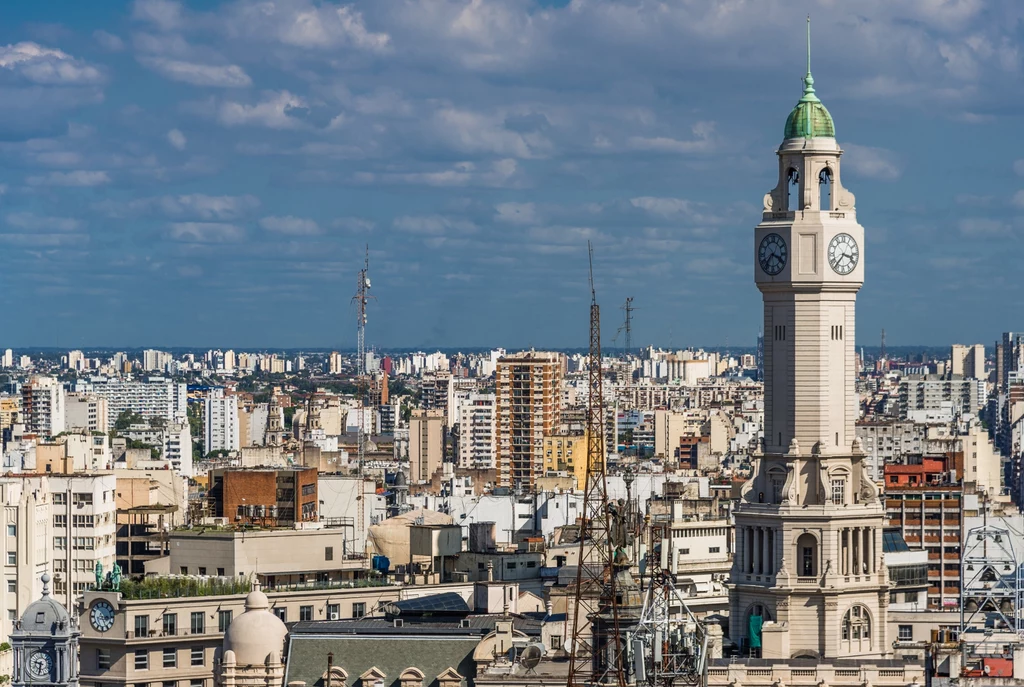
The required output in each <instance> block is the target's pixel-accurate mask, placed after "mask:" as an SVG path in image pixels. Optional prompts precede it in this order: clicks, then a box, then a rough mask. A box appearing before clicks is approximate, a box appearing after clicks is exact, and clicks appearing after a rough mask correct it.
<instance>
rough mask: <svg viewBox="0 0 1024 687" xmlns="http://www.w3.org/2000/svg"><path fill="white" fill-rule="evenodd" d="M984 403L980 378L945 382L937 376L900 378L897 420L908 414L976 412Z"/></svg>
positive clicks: (984, 393) (984, 392)
mask: <svg viewBox="0 0 1024 687" xmlns="http://www.w3.org/2000/svg"><path fill="white" fill-rule="evenodd" d="M986 401H987V393H986V390H985V381H984V380H982V379H963V378H959V379H947V378H943V377H941V376H939V375H923V376H911V377H904V378H903V379H901V380H900V393H899V411H900V418H901V419H906V418H907V416H908V414H909V413H910V412H911V411H941V410H944V409H951V410H952V412H953V414H954V415H967V414H971V413H977V412H978V409H979V408H981V407H982V406H983V405H984V404H985V402H986Z"/></svg>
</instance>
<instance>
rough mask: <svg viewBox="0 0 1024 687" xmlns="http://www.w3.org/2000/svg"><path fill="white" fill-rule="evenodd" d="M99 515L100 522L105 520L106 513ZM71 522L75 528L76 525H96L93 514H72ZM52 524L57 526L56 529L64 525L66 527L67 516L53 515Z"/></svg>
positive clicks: (62, 527)
mask: <svg viewBox="0 0 1024 687" xmlns="http://www.w3.org/2000/svg"><path fill="white" fill-rule="evenodd" d="M99 517H100V522H101V523H102V522H106V520H107V516H106V515H101V516H99ZM71 524H72V526H74V527H76V528H78V527H95V526H96V516H95V515H74V516H72V517H71ZM53 526H54V527H56V528H58V529H64V528H65V527H67V526H68V518H67V516H66V515H54V516H53Z"/></svg>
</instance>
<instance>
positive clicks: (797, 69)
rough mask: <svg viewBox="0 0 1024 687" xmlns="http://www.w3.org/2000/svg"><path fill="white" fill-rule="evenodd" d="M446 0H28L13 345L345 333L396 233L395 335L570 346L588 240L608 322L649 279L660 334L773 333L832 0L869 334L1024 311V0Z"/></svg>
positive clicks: (7, 106)
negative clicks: (979, 1)
mask: <svg viewBox="0 0 1024 687" xmlns="http://www.w3.org/2000/svg"><path fill="white" fill-rule="evenodd" d="M426 4H427V3H411V4H403V5H402V7H404V8H405V12H404V13H403V12H399V11H398V7H399V5H398V4H397V3H392V2H382V1H378V2H375V3H354V4H345V3H338V4H331V3H322V4H318V5H314V4H311V3H306V2H301V1H298V0H296V1H294V2H276V3H275V2H270V3H267V2H264V3H260V4H259V5H256V4H254V3H251V2H236V3H191V4H190V3H184V4H179V3H174V2H166V1H154V0H148V1H140V2H134V3H121V2H116V3H115V2H107V3H91V4H90V5H89V7H88V9H85V8H84V7H82V6H80V5H78V4H76V3H70V2H56V3H48V4H47V6H46V9H45V10H44V9H41V8H38V7H35V6H32V5H24V6H19V7H11V8H7V9H6V14H7V18H8V21H7V22H5V23H4V27H3V28H2V29H0V67H2V69H0V79H2V81H0V83H2V84H3V88H4V90H5V92H6V94H7V97H6V98H5V99H3V104H0V138H2V139H3V142H2V143H0V154H2V155H3V156H4V159H5V160H6V163H7V164H6V165H5V166H4V169H3V171H0V189H2V190H3V195H2V196H0V243H2V245H3V246H4V251H3V253H2V254H0V255H2V257H0V275H2V276H0V285H2V287H3V291H2V292H3V296H2V297H0V306H2V307H3V310H4V313H5V318H6V319H7V320H8V321H9V322H18V323H20V325H19V326H16V327H8V328H7V335H6V338H7V340H6V341H5V342H3V345H4V346H11V347H15V348H19V347H21V348H24V347H30V346H39V345H42V344H49V345H54V346H60V347H64V348H78V347H88V346H93V347H100V346H111V347H114V346H117V345H122V346H126V345H130V346H133V347H134V346H153V345H162V346H165V347H168V348H170V347H180V346H190V347H191V346H202V345H207V344H209V345H217V344H221V345H222V344H223V343H228V342H230V343H231V344H232V345H234V346H236V347H239V348H246V347H249V348H253V347H256V348H296V347H301V346H316V347H325V348H330V347H339V346H340V347H343V348H347V347H349V346H350V345H352V344H351V343H350V342H353V341H354V339H355V333H354V330H355V327H354V324H355V313H354V311H353V310H352V309H351V307H350V305H349V299H350V297H351V296H352V295H353V293H354V291H355V281H356V274H357V271H358V269H359V267H360V264H361V260H362V254H363V249H364V246H365V245H366V244H369V246H370V274H371V275H372V277H373V280H374V286H373V288H374V293H375V294H376V295H377V297H378V301H377V302H376V303H372V304H371V309H370V323H369V327H368V336H367V340H368V342H370V343H371V344H375V345H377V346H378V347H380V348H382V349H389V348H435V347H442V348H455V347H458V346H460V345H462V346H464V347H485V346H497V345H500V346H505V347H506V348H509V349H513V348H517V347H530V346H531V345H533V346H535V347H537V348H545V347H554V348H564V347H569V346H574V345H578V344H579V343H580V342H582V339H583V332H585V330H586V318H587V310H586V299H587V295H588V294H587V286H586V260H585V258H586V252H585V244H586V241H587V240H588V239H589V240H591V241H593V242H594V245H595V279H596V281H597V289H598V296H599V299H600V301H601V303H602V305H603V308H604V313H603V315H604V332H605V335H606V337H607V339H608V340H609V341H610V338H611V336H613V335H614V332H615V329H616V328H617V327H618V324H619V320H620V319H621V312H620V311H619V310H618V306H619V304H621V302H623V301H624V300H625V298H626V297H627V296H633V297H634V298H635V299H636V307H637V309H638V312H637V314H636V316H635V319H634V326H635V330H634V335H633V342H634V348H637V347H640V346H646V345H648V344H654V345H661V346H666V345H669V343H670V342H675V345H676V346H680V345H686V344H694V343H696V342H697V341H700V342H704V343H705V344H708V343H709V342H717V345H719V346H722V345H724V344H725V342H726V341H729V342H735V344H734V345H737V347H740V346H739V345H744V344H748V343H752V339H753V332H755V331H756V327H757V324H758V322H759V321H760V318H761V313H760V308H759V307H758V303H757V295H756V293H755V292H754V291H753V290H752V289H750V288H749V278H750V269H749V266H748V263H747V262H746V260H747V257H748V255H749V250H750V249H749V247H748V246H747V245H746V237H747V236H748V234H747V231H748V230H749V227H750V226H752V225H753V224H755V223H756V221H757V218H758V215H759V205H758V203H759V201H760V199H761V197H762V196H763V195H764V193H765V192H767V191H768V190H769V188H770V187H771V185H772V184H773V181H772V180H773V178H774V176H775V171H776V170H775V169H774V167H773V165H772V163H771V158H770V157H769V155H770V151H771V150H773V149H774V148H775V147H776V146H777V145H778V142H779V141H780V140H781V138H782V131H781V126H780V122H781V121H783V118H784V116H785V114H786V113H787V112H788V111H789V110H790V109H791V108H792V107H793V104H794V103H795V101H796V99H797V97H798V95H799V79H800V77H801V76H802V75H803V43H802V37H803V35H802V33H803V31H802V30H803V26H802V23H803V15H804V13H806V12H810V13H811V14H812V15H813V18H814V41H813V42H814V46H815V50H814V55H813V59H814V72H815V76H816V79H817V84H816V85H817V88H818V92H819V94H820V95H821V96H822V98H823V99H824V100H825V101H826V102H827V103H829V107H830V108H831V110H832V112H833V114H834V115H835V116H836V119H837V121H838V122H839V123H840V124H839V126H840V131H838V132H837V136H838V137H839V138H840V140H841V141H842V142H843V144H844V149H845V151H846V154H845V156H844V157H843V161H844V170H845V172H846V174H847V175H848V178H849V180H850V183H851V186H852V187H853V188H855V189H856V192H857V193H858V198H859V200H860V201H861V205H862V206H863V207H864V211H863V212H862V213H861V221H862V222H863V224H864V226H865V227H866V228H867V230H868V236H869V240H868V241H867V245H866V246H865V247H864V250H865V253H867V254H870V259H869V262H870V263H871V265H872V268H871V272H870V274H869V277H870V278H869V279H868V282H867V285H866V286H865V288H864V291H863V292H862V294H861V298H860V305H861V306H862V307H861V308H860V309H859V310H858V318H859V320H860V323H861V326H860V333H861V335H862V340H861V341H858V342H857V345H858V346H860V345H862V341H866V340H875V339H877V334H876V333H877V332H878V331H879V330H880V329H881V328H883V327H884V328H885V329H886V330H887V333H888V343H889V345H890V346H898V345H901V344H906V345H917V346H921V345H928V344H929V343H935V344H938V343H945V342H950V343H952V342H961V343H971V342H975V341H980V342H983V343H986V344H987V343H990V342H991V341H992V340H993V339H995V338H996V337H997V336H998V334H999V332H1001V331H1003V330H1005V329H1012V328H1013V326H1014V322H1016V321H1018V320H1021V319H1024V313H1022V312H1019V311H1018V312H1015V311H1014V310H1013V309H1012V306H1011V307H1010V308H1007V307H1006V306H1004V305H1003V302H1002V299H1000V298H999V297H998V295H997V294H998V293H1000V291H1001V290H1005V289H1006V288H1007V287H1008V286H1009V285H1010V284H1011V283H1012V282H1011V281H1010V280H1011V275H1012V274H1013V267H1014V264H1013V262H1012V259H1013V255H1014V251H1012V250H1007V246H1012V245H1013V243H1015V242H1016V241H1017V240H1018V238H1017V233H1018V231H1019V229H1018V227H1019V225H1020V222H1021V218H1020V217H1019V216H1018V209H1017V208H1019V207H1021V206H1024V192H1019V191H1018V189H1019V188H1020V187H1021V186H1022V182H1021V179H1020V175H1021V174H1024V160H1021V159H1020V158H1024V153H1022V152H1020V151H1015V150H1013V149H1012V147H1008V146H1006V145H1005V141H1006V140H1012V133H1013V131H1014V127H1013V125H1014V124H1015V123H1016V121H1015V118H1014V116H1013V112H1014V106H1015V105H1016V104H1017V99H1018V98H1017V96H1016V95H1015V93H1014V91H1018V92H1019V91H1020V89H1014V88H1012V85H1013V84H1014V83H1016V82H1019V81H1020V56H1019V55H1018V53H1017V50H1016V48H1015V47H1014V44H1013V34H1012V28H1011V27H1012V26H1014V24H1015V22H1016V20H1017V19H1019V18H1020V16H1021V15H1022V14H1024V10H1022V9H1021V8H1018V7H1017V6H1015V5H1013V4H1012V3H1008V2H1006V3H990V4H989V5H987V6H986V7H984V8H982V7H981V6H979V5H971V4H969V3H954V4H947V5H944V6H942V7H934V6H931V5H929V4H928V3H924V2H921V3H913V4H909V5H908V6H905V7H902V6H901V7H891V6H889V5H887V4H885V3H880V2H870V3H867V5H870V7H864V6H860V7H859V8H858V9H860V10H861V11H862V12H864V16H870V17H871V19H870V20H868V19H866V18H864V17H863V16H859V15H854V14H852V13H850V12H848V11H846V10H843V9H837V8H835V7H830V6H829V5H828V4H823V3H819V2H798V3H792V4H791V5H785V6H783V5H780V4H778V3H774V2H767V1H765V2H760V3H748V4H746V5H743V6H742V7H739V6H737V5H735V4H734V3H725V2H722V3H715V4H708V5H707V7H704V6H702V7H700V8H696V9H694V8H685V7H672V8H669V7H665V8H662V9H658V7H659V6H652V5H641V4H640V3H615V4H612V3H608V2H589V3H583V2H577V3H574V4H571V5H570V4H567V3H562V2H553V3H551V2H539V3H530V2H513V1H511V0H510V1H509V2H497V3H490V4H484V3H468V4H467V3H455V2H451V3H433V4H431V6H430V11H427V9H426ZM54 17H59V18H60V23H59V24H55V23H52V21H53V18H54ZM866 46H867V47H868V48H870V49H866ZM751 107H754V108H756V109H757V111H758V115H757V116H753V117H752V116H751V113H750V108H751ZM940 142H941V145H940V144H939V143H940ZM766 160H767V162H766ZM964 160H971V162H969V163H968V162H964ZM936 312H945V313H949V312H956V313H958V316H957V317H935V316H934V314H935V313H936ZM285 319H286V320H287V321H288V324H286V325H282V321H283V320H285ZM695 333H699V335H694V334H695Z"/></svg>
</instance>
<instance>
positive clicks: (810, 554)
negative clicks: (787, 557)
mask: <svg viewBox="0 0 1024 687" xmlns="http://www.w3.org/2000/svg"><path fill="white" fill-rule="evenodd" d="M796 561H797V566H798V567H797V570H799V573H797V574H798V575H799V576H800V577H817V576H818V540H817V539H816V538H815V536H814V535H813V534H811V533H809V532H805V533H804V534H801V535H800V536H799V537H798V538H797V540H796Z"/></svg>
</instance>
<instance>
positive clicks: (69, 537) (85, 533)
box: [0, 473, 116, 636]
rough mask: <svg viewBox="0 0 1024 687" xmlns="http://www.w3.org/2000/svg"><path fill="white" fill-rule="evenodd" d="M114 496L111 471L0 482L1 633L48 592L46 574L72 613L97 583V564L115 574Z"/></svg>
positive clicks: (18, 477)
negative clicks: (72, 607) (43, 579)
mask: <svg viewBox="0 0 1024 687" xmlns="http://www.w3.org/2000/svg"><path fill="white" fill-rule="evenodd" d="M114 491H115V479H114V476H113V475H112V474H109V473H106V474H83V475H8V476H6V477H0V500H2V503H3V506H4V507H3V509H2V510H0V527H2V532H0V541H2V547H0V548H2V549H3V550H2V555H3V559H2V565H3V568H2V569H3V582H2V584H3V587H2V588H0V609H2V613H0V615H2V617H0V629H2V630H3V632H2V633H0V634H2V635H3V636H7V635H9V633H10V631H11V623H12V622H13V621H14V620H16V619H18V618H20V617H21V614H22V613H23V612H24V610H25V608H26V607H27V606H28V604H29V603H31V602H32V601H34V600H35V599H36V598H38V597H39V595H40V594H41V593H42V587H41V584H40V581H39V578H40V575H42V573H43V572H44V571H47V570H48V571H50V573H51V574H52V575H53V581H54V585H53V596H54V598H55V599H57V601H58V602H60V603H62V604H64V605H65V606H68V607H70V605H71V604H72V603H73V602H74V600H75V599H76V598H77V597H78V596H80V595H81V594H82V592H84V591H85V590H86V589H87V588H89V587H90V586H91V585H92V584H93V583H95V567H96V563H97V562H99V563H101V564H102V565H103V569H104V570H106V571H109V570H111V568H112V566H113V563H114V555H115V535H116V512H115V505H114ZM69 591H70V598H69Z"/></svg>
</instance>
